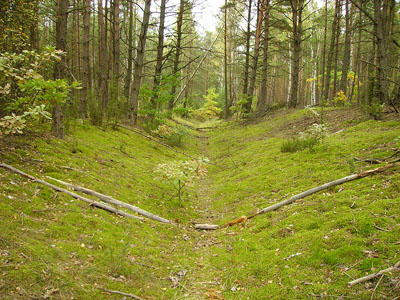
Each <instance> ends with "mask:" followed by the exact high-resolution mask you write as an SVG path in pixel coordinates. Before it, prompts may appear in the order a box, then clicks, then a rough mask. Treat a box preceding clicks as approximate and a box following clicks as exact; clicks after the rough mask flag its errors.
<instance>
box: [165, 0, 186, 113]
mask: <svg viewBox="0 0 400 300" xmlns="http://www.w3.org/2000/svg"><path fill="white" fill-rule="evenodd" d="M184 8H185V0H180V5H179V13H178V19H177V24H176V49H175V59H174V66H173V70H172V75H173V76H178V69H179V57H180V54H181V42H182V23H183V12H184ZM177 82H178V80H175V81H174V83H173V85H172V87H171V95H172V96H173V98H172V99H171V100H170V101H169V105H168V108H169V109H173V108H174V100H175V99H174V98H175V94H176V86H177Z"/></svg>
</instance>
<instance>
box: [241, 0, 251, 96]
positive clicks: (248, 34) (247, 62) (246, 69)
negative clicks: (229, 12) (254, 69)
mask: <svg viewBox="0 0 400 300" xmlns="http://www.w3.org/2000/svg"><path fill="white" fill-rule="evenodd" d="M251 5H252V0H249V8H248V12H247V32H246V54H245V64H244V79H243V97H247V88H248V85H249V68H250V38H251Z"/></svg>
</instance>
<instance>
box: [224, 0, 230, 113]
mask: <svg viewBox="0 0 400 300" xmlns="http://www.w3.org/2000/svg"><path fill="white" fill-rule="evenodd" d="M227 4H228V2H227V0H225V8H224V89H225V106H224V108H225V110H224V117H225V119H226V118H228V117H229V100H228V55H227V31H228V24H227V15H228V8H227Z"/></svg>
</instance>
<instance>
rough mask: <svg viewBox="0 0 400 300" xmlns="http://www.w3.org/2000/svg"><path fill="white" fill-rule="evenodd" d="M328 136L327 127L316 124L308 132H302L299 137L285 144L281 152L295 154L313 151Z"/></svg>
mask: <svg viewBox="0 0 400 300" xmlns="http://www.w3.org/2000/svg"><path fill="white" fill-rule="evenodd" d="M327 136H328V130H327V127H326V125H324V124H317V123H314V124H312V125H311V126H310V127H309V128H308V129H307V130H306V131H304V132H300V133H299V136H297V137H294V138H292V139H290V140H286V141H285V142H283V144H282V146H281V151H282V152H292V153H293V152H297V151H301V150H304V149H307V148H308V149H310V150H312V149H313V148H314V146H316V145H318V144H319V143H320V142H321V141H322V140H323V139H324V138H325V137H327Z"/></svg>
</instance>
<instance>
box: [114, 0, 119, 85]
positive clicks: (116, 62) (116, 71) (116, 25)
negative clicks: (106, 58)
mask: <svg viewBox="0 0 400 300" xmlns="http://www.w3.org/2000/svg"><path fill="white" fill-rule="evenodd" d="M119 3H120V0H114V4H113V9H114V11H113V80H115V84H118V80H119V73H120V72H119V57H120V45H119V43H120V38H119Z"/></svg>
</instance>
